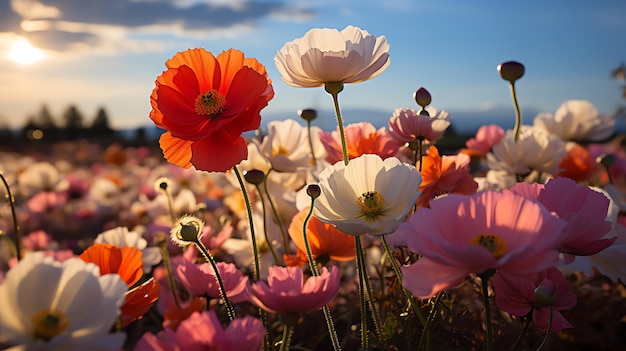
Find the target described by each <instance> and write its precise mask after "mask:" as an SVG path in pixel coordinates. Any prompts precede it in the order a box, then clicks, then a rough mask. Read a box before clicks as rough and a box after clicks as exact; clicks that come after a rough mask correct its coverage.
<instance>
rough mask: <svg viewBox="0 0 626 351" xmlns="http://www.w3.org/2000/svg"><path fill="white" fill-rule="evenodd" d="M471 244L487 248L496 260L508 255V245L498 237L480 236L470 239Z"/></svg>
mask: <svg viewBox="0 0 626 351" xmlns="http://www.w3.org/2000/svg"><path fill="white" fill-rule="evenodd" d="M470 244H473V245H478V246H482V247H484V248H486V249H487V250H489V252H491V254H492V255H493V257H494V258H496V259H499V258H500V257H502V256H504V254H505V253H506V243H505V242H504V240H502V239H501V238H500V237H499V236H497V235H493V234H478V235H476V236H475V237H473V238H472V239H470Z"/></svg>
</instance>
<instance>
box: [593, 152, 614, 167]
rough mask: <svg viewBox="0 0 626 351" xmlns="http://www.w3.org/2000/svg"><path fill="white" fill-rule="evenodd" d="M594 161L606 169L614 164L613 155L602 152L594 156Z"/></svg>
mask: <svg viewBox="0 0 626 351" xmlns="http://www.w3.org/2000/svg"><path fill="white" fill-rule="evenodd" d="M596 162H598V163H599V164H601V165H602V166H603V167H604V168H606V169H607V170H608V169H610V168H611V167H612V166H613V165H614V164H615V155H613V154H602V155H600V156H598V157H597V158H596Z"/></svg>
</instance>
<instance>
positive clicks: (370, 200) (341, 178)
mask: <svg viewBox="0 0 626 351" xmlns="http://www.w3.org/2000/svg"><path fill="white" fill-rule="evenodd" d="M421 182H422V177H421V176H420V174H419V172H418V171H417V169H415V167H413V166H410V165H408V164H404V163H402V162H401V161H400V160H398V159H397V158H395V157H389V158H387V159H385V160H384V161H383V160H382V159H381V158H380V157H379V156H378V155H372V154H365V155H362V156H360V157H357V158H355V159H353V160H351V161H350V163H348V165H347V166H345V165H344V163H343V161H340V162H337V163H335V164H334V165H333V166H332V167H328V168H326V169H325V170H324V171H322V173H321V174H320V183H319V185H320V188H321V190H322V194H321V195H320V197H319V198H318V199H317V200H316V202H315V210H314V213H315V216H316V217H318V218H319V219H320V220H322V221H323V222H326V223H330V224H333V225H335V226H336V227H337V228H338V229H339V230H341V231H342V232H344V233H346V234H352V235H363V234H372V235H380V234H386V233H391V232H393V231H394V230H395V229H396V226H397V225H398V224H400V222H402V221H403V220H404V218H405V217H406V215H407V213H408V212H409V210H410V209H411V208H412V207H413V206H414V205H415V201H416V200H417V197H418V196H419V191H418V189H419V187H420V183H421Z"/></svg>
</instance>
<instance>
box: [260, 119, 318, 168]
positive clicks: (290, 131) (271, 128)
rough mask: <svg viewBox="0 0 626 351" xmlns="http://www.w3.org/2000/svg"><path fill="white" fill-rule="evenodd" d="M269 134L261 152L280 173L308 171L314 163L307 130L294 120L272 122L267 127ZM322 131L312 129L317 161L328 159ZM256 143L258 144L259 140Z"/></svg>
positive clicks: (261, 145)
mask: <svg viewBox="0 0 626 351" xmlns="http://www.w3.org/2000/svg"><path fill="white" fill-rule="evenodd" d="M267 129H268V134H267V136H266V137H265V138H264V139H263V142H262V143H260V145H259V150H260V151H261V153H262V154H263V156H265V157H266V158H267V159H268V160H269V161H270V163H271V165H272V168H273V169H275V170H276V171H278V172H295V171H297V170H300V169H306V168H308V167H310V166H311V165H312V163H313V161H312V157H311V146H310V144H309V135H308V131H307V129H306V128H304V127H302V126H301V125H300V124H298V122H296V121H294V120H293V119H287V120H284V121H272V122H270V123H269V124H268V126H267ZM319 132H320V129H319V128H318V127H311V134H312V135H311V142H312V143H313V150H314V151H315V157H316V159H323V158H325V157H326V148H324V145H323V144H322V142H321V141H320V138H319ZM254 142H256V143H258V141H257V140H254Z"/></svg>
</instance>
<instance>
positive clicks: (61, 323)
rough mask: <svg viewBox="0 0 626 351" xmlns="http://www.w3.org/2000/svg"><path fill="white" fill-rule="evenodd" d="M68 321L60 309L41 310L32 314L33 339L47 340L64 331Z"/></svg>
mask: <svg viewBox="0 0 626 351" xmlns="http://www.w3.org/2000/svg"><path fill="white" fill-rule="evenodd" d="M69 323H70V322H69V321H68V320H67V317H66V316H65V313H63V312H61V311H55V310H41V311H39V312H37V314H35V315H34V316H33V332H34V334H35V339H40V340H44V341H48V340H50V339H52V338H53V337H55V336H57V335H59V334H62V333H63V332H64V331H66V330H67V327H68V325H69Z"/></svg>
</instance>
